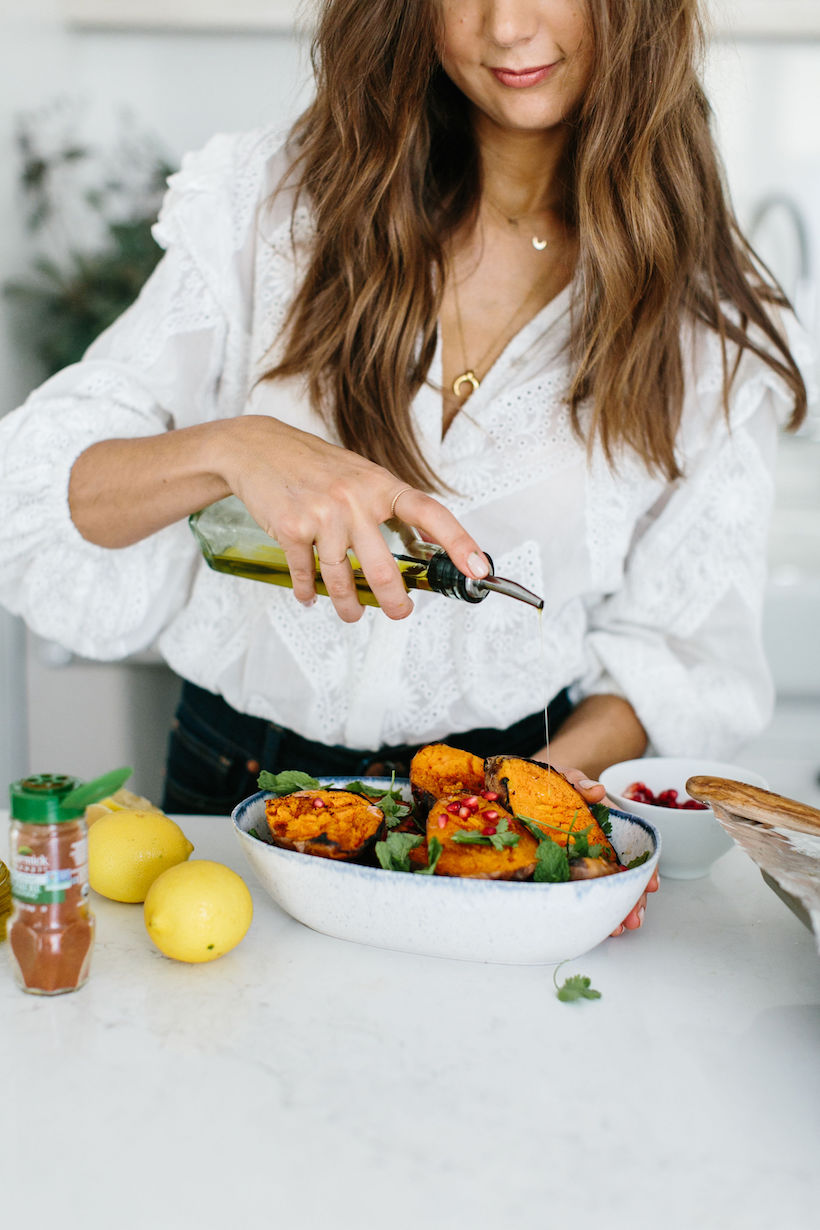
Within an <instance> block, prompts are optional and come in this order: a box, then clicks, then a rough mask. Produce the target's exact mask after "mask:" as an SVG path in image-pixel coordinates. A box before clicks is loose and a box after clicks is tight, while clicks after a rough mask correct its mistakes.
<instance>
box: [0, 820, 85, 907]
mask: <svg viewBox="0 0 820 1230" xmlns="http://www.w3.org/2000/svg"><path fill="white" fill-rule="evenodd" d="M50 844H51V850H50V851H49V853H50V855H51V857H49V854H45V853H40V852H36V851H35V850H34V849H32V847H31V846H29V845H26V844H25V843H23V842H21V843H20V844H19V845H18V846H17V848H16V849H14V848H13V849H12V852H11V895H12V897H13V898H14V899H15V900H16V901H20V902H25V903H26V904H28V905H61V904H62V903H63V902H64V901H65V900H66V893H67V892H68V891H69V890H70V889H71V888H75V889H77V888H78V889H79V890H80V894H81V896H83V897H86V896H87V895H88V842H87V840H86V838H85V836H83V837H81V838H80V839H79V840H75V841H71V842H70V843H54V842H52V843H50ZM55 845H57V846H58V848H59V845H62V846H63V849H62V851H61V854H62V858H61V859H60V861H61V862H62V861H66V862H69V863H70V864H71V865H70V866H63V867H55V866H53V861H54V858H53V855H54V847H55ZM66 847H67V848H66Z"/></svg>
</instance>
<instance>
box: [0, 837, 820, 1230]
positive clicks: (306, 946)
mask: <svg viewBox="0 0 820 1230" xmlns="http://www.w3.org/2000/svg"><path fill="white" fill-rule="evenodd" d="M182 824H183V827H184V828H185V831H186V832H187V833H188V835H189V836H190V838H191V840H192V841H193V842H194V844H195V853H194V855H193V857H194V858H197V857H198V858H213V859H216V860H218V861H220V862H224V863H226V864H228V865H229V866H231V867H233V868H234V869H235V870H237V871H239V872H240V874H242V875H243V877H244V878H245V880H246V882H247V883H248V885H249V887H250V888H251V890H252V892H253V894H254V906H255V916H254V921H253V924H252V927H251V930H250V931H249V933H248V935H247V936H246V938H245V940H244V941H243V942H242V944H241V945H240V946H239V947H238V948H237V949H236V950H235V951H234V952H233V953H230V954H228V955H227V956H225V957H223V958H221V959H220V960H218V961H215V962H213V963H212V964H209V965H200V966H187V965H183V964H179V963H175V962H172V961H170V960H168V959H166V958H165V957H163V956H161V954H160V953H159V952H158V951H156V950H155V949H154V948H153V946H152V945H151V943H150V941H149V940H148V937H147V935H146V933H145V931H144V927H143V922H142V908H141V907H140V906H128V905H119V904H116V903H114V902H110V901H106V900H103V899H102V898H100V897H97V896H96V895H95V894H92V900H93V907H94V910H95V913H96V917H97V927H98V939H97V946H96V950H95V956H94V962H93V967H92V973H91V978H90V980H89V982H88V984H87V985H86V986H85V987H84V988H82V989H81V990H80V991H78V992H77V993H75V994H69V995H63V996H59V997H55V998H51V999H47V998H38V997H35V996H30V995H25V994H23V993H22V992H21V991H20V990H19V989H18V988H17V986H16V985H15V984H14V982H13V980H12V975H11V969H10V967H9V955H8V944H7V943H6V944H2V945H0V1037H1V1038H2V1052H0V1054H1V1055H2V1058H0V1074H1V1075H2V1098H0V1106H2V1114H0V1224H2V1225H4V1226H5V1225H8V1226H11V1225H23V1224H27V1223H28V1222H29V1221H30V1220H31V1218H32V1216H33V1215H34V1213H36V1221H37V1223H38V1224H43V1225H45V1224H49V1223H51V1222H53V1224H55V1225H60V1226H61V1227H62V1228H63V1230H74V1228H75V1227H76V1228H77V1230H80V1227H83V1228H88V1230H110V1228H111V1227H117V1228H118V1230H136V1228H137V1227H140V1228H142V1227H152V1228H153V1230H188V1228H189V1227H190V1228H191V1230H193V1228H194V1227H197V1228H201V1230H211V1228H214V1230H216V1228H217V1227H218V1228H219V1230H223V1228H225V1227H228V1226H241V1227H244V1228H250V1230H253V1228H255V1227H265V1228H267V1227H276V1228H278V1230H354V1228H355V1230H370V1228H371V1227H373V1228H375V1227H379V1228H380V1230H381V1228H385V1230H405V1228H406V1230H411V1228H412V1230H415V1228H416V1227H426V1228H429V1230H451V1228H452V1230H461V1228H462V1227H463V1228H465V1230H467V1228H469V1230H490V1228H491V1227H492V1228H493V1230H497V1228H498V1230H504V1228H505V1227H508V1226H509V1227H515V1228H516V1230H536V1228H537V1230H549V1228H550V1227H553V1226H556V1227H558V1226H562V1227H565V1226H570V1227H582V1228H584V1227H587V1226H589V1227H592V1226H595V1227H602V1228H604V1230H620V1228H621V1227H624V1228H626V1227H629V1228H631V1230H640V1228H641V1227H644V1226H646V1227H650V1226H651V1227H654V1226H658V1227H662V1228H663V1230H677V1228H680V1230H693V1228H695V1227H697V1228H698V1230H711V1228H713V1227H714V1228H715V1230H717V1228H718V1227H719V1228H720V1230H734V1228H738V1230H741V1228H742V1230H758V1228H759V1230H764V1228H765V1230H773V1228H776V1230H781V1228H788V1230H804V1228H805V1230H808V1228H809V1227H814V1226H816V1224H817V1209H818V1205H819V1204H820V957H818V954H817V951H816V948H815V945H814V941H813V939H812V937H811V935H810V934H809V932H808V931H806V930H805V929H804V928H803V927H802V926H801V925H800V924H799V923H798V922H797V920H796V919H795V918H794V917H793V915H792V914H791V913H790V912H789V911H788V910H786V908H785V907H784V906H783V905H782V904H781V903H780V901H779V900H778V899H777V898H776V897H775V896H774V894H773V893H771V892H770V891H769V890H768V889H767V888H766V886H765V885H764V883H763V881H762V880H761V877H760V874H759V872H758V871H757V869H756V868H755V866H754V865H753V864H752V863H751V862H750V861H749V860H748V859H747V857H746V856H745V854H743V853H742V851H740V850H739V849H734V850H732V851H730V853H729V854H728V855H726V856H725V857H724V858H723V859H721V860H720V861H719V862H718V863H717V864H716V866H715V867H714V868H713V870H712V873H711V875H710V876H708V877H707V878H705V879H702V880H697V881H689V882H676V881H671V880H663V881H662V882H661V891H660V893H658V894H657V895H656V896H655V897H654V898H653V899H652V900H651V902H650V907H649V909H648V911H647V919H646V924H645V926H644V928H643V930H642V931H640V932H637V933H630V934H627V935H624V936H622V937H620V938H618V939H611V940H607V941H606V942H605V943H604V944H602V945H600V946H599V947H598V948H597V949H595V950H594V951H593V952H591V953H589V954H587V955H586V956H584V957H581V958H579V959H578V961H575V962H572V963H570V964H568V965H567V966H565V967H564V968H563V969H562V970H561V971H560V975H559V979H560V980H563V978H564V977H565V976H566V975H567V974H569V973H573V972H578V973H582V974H586V975H589V976H590V978H591V979H592V982H593V985H594V986H595V987H597V988H598V989H599V990H600V991H601V992H602V996H603V998H602V999H600V1000H598V1001H586V1002H580V1003H574V1004H564V1003H561V1002H559V1001H558V1000H557V999H556V997H555V991H554V987H553V970H552V968H551V967H537V966H516V967H511V966H493V965H482V964H471V963H460V962H454V961H443V960H436V959H433V958H425V957H417V956H411V955H407V954H403V953H395V952H386V951H382V950H378V949H372V948H365V947H361V946H358V945H354V944H347V943H345V942H343V941H340V940H332V939H328V938H326V937H325V936H322V935H318V934H315V933H314V932H312V931H309V930H307V929H306V928H304V927H302V926H301V925H300V924H298V923H296V922H294V921H292V920H291V919H290V918H288V917H287V916H286V915H285V914H283V913H282V912H281V911H280V910H279V909H278V908H277V907H276V906H275V905H274V904H273V903H272V902H271V901H270V900H269V899H268V898H267V897H266V896H265V895H264V894H263V893H262V891H261V890H259V889H258V888H257V886H256V883H255V881H254V880H253V876H252V873H251V871H250V868H248V867H247V866H246V865H245V864H244V860H243V855H242V853H241V851H240V849H239V847H238V844H237V843H236V841H235V839H234V836H233V833H232V830H231V826H230V822H229V821H228V820H227V819H222V820H221V819H205V818H190V817H186V818H185V819H183V821H182ZM6 827H7V824H6V819H5V817H3V816H0V837H2V838H5V832H6ZM2 848H3V849H7V845H6V842H5V840H3V843H2Z"/></svg>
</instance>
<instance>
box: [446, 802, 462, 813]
mask: <svg viewBox="0 0 820 1230" xmlns="http://www.w3.org/2000/svg"><path fill="white" fill-rule="evenodd" d="M460 806H461V804H460V803H448V804H447V810H448V812H449V813H450V815H451V816H457V815H458V811H459V808H460Z"/></svg>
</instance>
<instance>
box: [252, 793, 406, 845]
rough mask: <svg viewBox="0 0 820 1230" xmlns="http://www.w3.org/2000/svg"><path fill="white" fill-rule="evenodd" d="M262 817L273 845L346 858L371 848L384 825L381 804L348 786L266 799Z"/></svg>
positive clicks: (380, 834)
mask: <svg viewBox="0 0 820 1230" xmlns="http://www.w3.org/2000/svg"><path fill="white" fill-rule="evenodd" d="M318 802H321V804H322V806H321V807H320V806H317V803H318ZM265 818H266V820H267V822H268V828H269V829H270V833H271V837H272V838H273V842H274V844H275V845H277V846H282V847H283V848H284V849H286V850H296V851H298V852H299V853H300V854H314V855H318V856H319V857H320V858H334V859H341V860H346V861H351V860H353V859H356V858H360V857H362V855H364V854H366V853H367V852H368V851H369V850H371V849H372V847H373V846H374V845H375V844H376V842H377V841H378V840H379V838H380V837H381V836H382V834H383V832H384V827H385V823H384V813H383V812H382V811H381V809H380V808H378V807H376V806H375V805H374V804H373V803H369V802H368V801H367V800H366V799H363V798H362V796H361V795H359V794H352V793H351V792H350V791H347V790H297V791H296V792H295V793H294V794H286V795H284V796H283V797H282V798H278V799H267V800H266V802H265Z"/></svg>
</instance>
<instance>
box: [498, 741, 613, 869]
mask: <svg viewBox="0 0 820 1230" xmlns="http://www.w3.org/2000/svg"><path fill="white" fill-rule="evenodd" d="M485 767H486V780H487V787H488V788H489V789H490V790H494V791H496V792H497V793H498V796H499V799H500V801H501V802H502V803H503V804H504V805H505V806H506V807H507V809H508V810H509V811H511V812H512V813H513V814H514V815H516V816H526V817H527V819H528V820H532V821H533V822H534V823H535V824H536V825H537V826H538V828H540V829H541V830H542V832H543V833H544V836H545V837H550V838H551V839H552V840H553V841H554V842H557V843H558V845H561V846H566V845H567V840H568V838H569V836H570V834H571V833H581V832H583V831H584V830H587V832H586V837H587V841H588V843H589V845H590V846H600V847H601V851H600V856H601V858H603V859H605V860H606V861H607V862H611V863H616V864H617V862H618V856H617V854H616V853H615V851H614V849H613V848H612V844H611V842H610V841H609V838H608V837H607V836H606V834H605V833H604V831H603V829H602V828H601V826H600V824H599V823H598V821H597V820H596V819H595V817H594V815H593V814H592V812H591V811H590V810H589V808H588V807H587V805H586V803H585V802H584V798H583V796H582V795H580V794H579V793H578V791H577V790H576V789H575V787H574V786H573V785H571V784H570V782H568V781H567V779H566V778H565V777H564V775H563V774H562V773H559V772H558V771H557V770H556V769H552V768H549V767H548V766H547V765H544V764H541V763H540V761H538V760H524V759H523V758H520V757H517V756H491V757H490V758H489V759H488V760H487V761H486V762H485ZM569 854H570V858H571V857H572V851H571V849H570V851H569Z"/></svg>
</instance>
